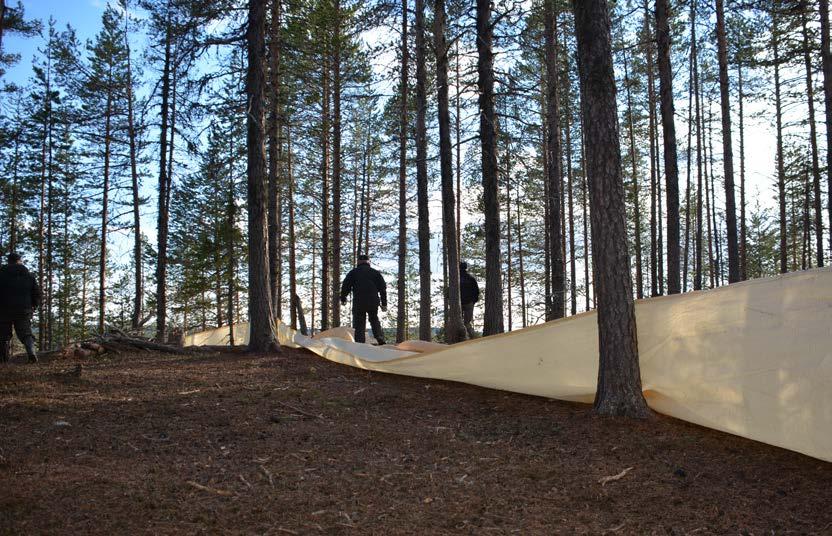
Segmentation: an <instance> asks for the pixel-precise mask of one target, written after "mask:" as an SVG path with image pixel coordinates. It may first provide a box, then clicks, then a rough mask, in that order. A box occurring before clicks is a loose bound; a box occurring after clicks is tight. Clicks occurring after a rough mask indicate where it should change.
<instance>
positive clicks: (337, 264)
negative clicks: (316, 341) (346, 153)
mask: <svg viewBox="0 0 832 536" xmlns="http://www.w3.org/2000/svg"><path fill="white" fill-rule="evenodd" d="M333 4H334V8H335V36H334V37H335V40H334V43H333V50H332V116H333V117H332V298H331V299H332V325H333V326H340V325H341V303H340V302H339V296H340V293H341V0H334V2H333Z"/></svg>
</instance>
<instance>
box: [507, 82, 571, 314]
mask: <svg viewBox="0 0 832 536" xmlns="http://www.w3.org/2000/svg"><path fill="white" fill-rule="evenodd" d="M568 70H569V69H568V67H567V71H568ZM570 93H571V92H570ZM569 102H570V104H569V105H567V113H566V162H567V164H566V184H567V196H568V203H567V205H568V207H569V307H570V309H569V312H570V314H571V315H573V316H574V315H576V314H577V313H578V282H577V277H576V275H575V270H576V267H575V207H574V204H573V202H572V201H573V191H572V190H573V182H574V181H573V178H574V177H573V175H574V172H573V171H572V117H573V116H572V107H571V99H570V100H569ZM521 259H522V257H521ZM521 272H522V267H521ZM523 327H525V325H524V326H523Z"/></svg>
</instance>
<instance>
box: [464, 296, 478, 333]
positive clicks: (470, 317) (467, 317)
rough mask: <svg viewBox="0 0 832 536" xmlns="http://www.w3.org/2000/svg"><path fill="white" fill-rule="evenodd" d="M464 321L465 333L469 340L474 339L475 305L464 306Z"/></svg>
mask: <svg viewBox="0 0 832 536" xmlns="http://www.w3.org/2000/svg"><path fill="white" fill-rule="evenodd" d="M462 319H463V321H464V322H465V331H466V332H467V333H468V338H469V339H473V338H474V336H475V335H476V333H475V332H474V324H473V322H474V304H473V303H463V304H462Z"/></svg>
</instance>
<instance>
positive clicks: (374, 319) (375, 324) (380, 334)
mask: <svg viewBox="0 0 832 536" xmlns="http://www.w3.org/2000/svg"><path fill="white" fill-rule="evenodd" d="M367 316H369V317H370V327H372V328H373V337H375V338H376V341H377V342H378V343H379V344H380V345H381V344H386V343H385V342H384V331H383V330H382V329H381V322H379V321H378V309H370V310H369V311H367Z"/></svg>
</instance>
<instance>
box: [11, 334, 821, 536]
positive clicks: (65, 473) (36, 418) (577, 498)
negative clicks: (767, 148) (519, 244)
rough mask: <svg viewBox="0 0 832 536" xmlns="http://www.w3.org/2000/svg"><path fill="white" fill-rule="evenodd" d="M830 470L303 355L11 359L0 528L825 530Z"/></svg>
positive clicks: (651, 424) (672, 430)
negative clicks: (23, 361)
mask: <svg viewBox="0 0 832 536" xmlns="http://www.w3.org/2000/svg"><path fill="white" fill-rule="evenodd" d="M628 469H629V470H628ZM625 471H626V473H625ZM622 474H623V476H621V475H622ZM616 475H618V476H620V478H618V479H616V480H610V481H607V482H605V483H602V479H603V478H604V477H609V476H616ZM830 485H832V464H829V463H825V462H822V461H819V460H816V459H812V458H808V457H806V456H802V455H800V454H796V453H793V452H789V451H786V450H782V449H778V448H774V447H770V446H767V445H763V444H760V443H755V442H753V441H748V440H745V439H740V438H737V437H734V436H730V435H726V434H722V433H719V432H715V431H711V430H707V429H703V428H700V427H697V426H693V425H689V424H686V423H683V422H680V421H676V420H673V419H670V418H666V417H660V416H659V417H656V418H655V419H653V420H651V421H647V422H632V421H624V420H611V419H602V418H598V417H594V416H592V415H591V414H590V412H589V407H587V406H583V405H578V404H569V403H563V402H558V401H552V400H546V399H543V398H535V397H530V396H522V395H515V394H511V393H505V392H500V391H492V390H487V389H481V388H477V387H472V386H467V385H462V384H455V383H448V382H440V381H428V380H422V379H417V378H407V377H400V376H391V375H384V374H379V373H370V372H366V371H361V370H357V369H351V368H349V367H345V366H342V365H337V364H333V363H330V362H327V361H325V360H323V359H321V358H318V357H315V356H313V355H312V354H310V353H308V352H305V351H300V350H284V354H283V355H282V356H278V357H262V356H247V355H238V354H232V353H225V354H205V355H195V356H186V357H182V356H167V355H159V354H150V353H144V354H136V355H130V356H120V357H116V358H113V359H106V358H105V359H98V360H86V361H83V362H77V361H54V362H51V363H44V364H41V365H38V366H28V365H22V364H14V365H10V366H6V367H0V534H6V533H8V534H42V533H50V534H69V533H72V534H90V533H97V534H133V533H154V534H172V533H210V534H219V533H222V534H320V533H323V534H384V535H387V534H503V533H506V534H508V533H517V534H700V535H702V534H755V535H762V534H787V533H794V534H832V509H831V508H830V504H832V489H830Z"/></svg>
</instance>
